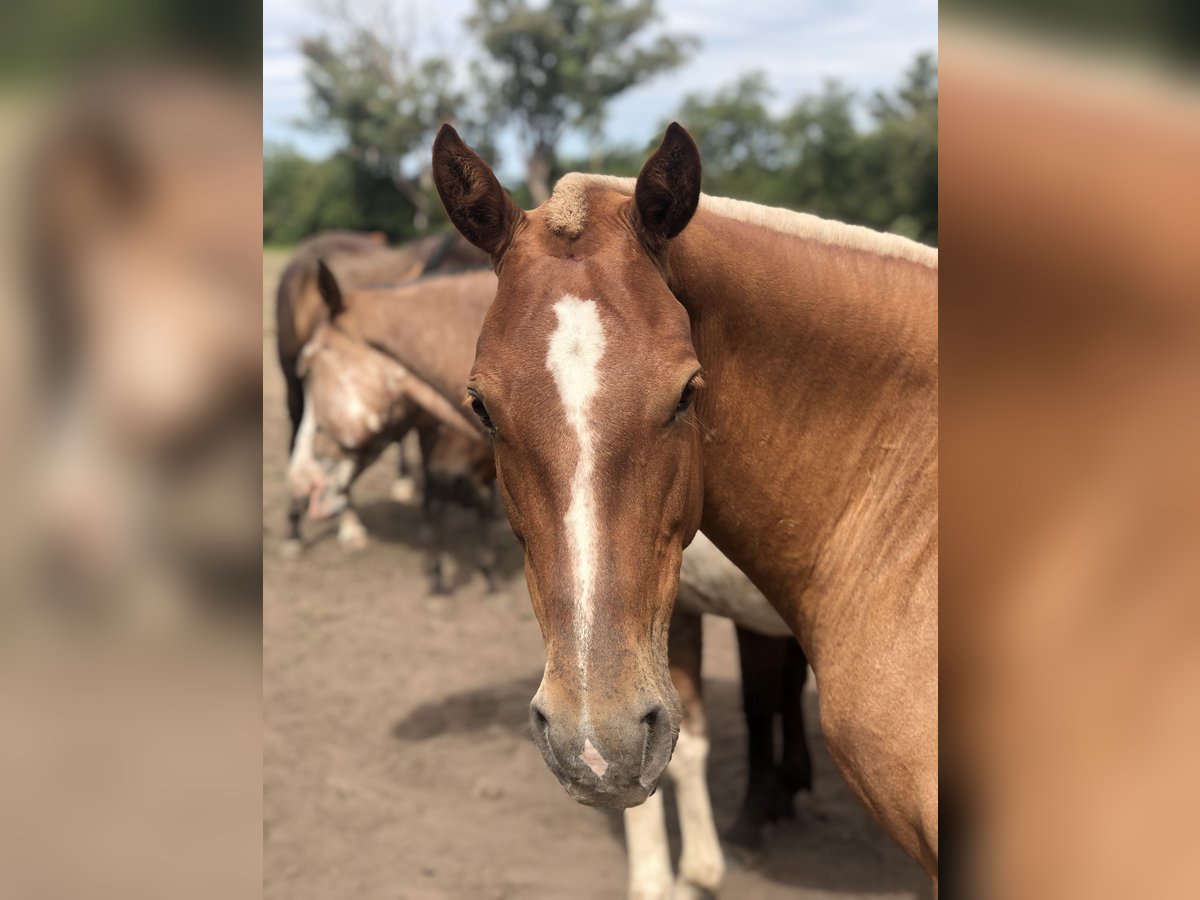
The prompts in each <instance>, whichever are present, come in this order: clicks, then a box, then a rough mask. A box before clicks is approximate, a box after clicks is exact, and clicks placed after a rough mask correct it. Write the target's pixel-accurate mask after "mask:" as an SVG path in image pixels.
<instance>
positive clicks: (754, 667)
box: [291, 272, 811, 897]
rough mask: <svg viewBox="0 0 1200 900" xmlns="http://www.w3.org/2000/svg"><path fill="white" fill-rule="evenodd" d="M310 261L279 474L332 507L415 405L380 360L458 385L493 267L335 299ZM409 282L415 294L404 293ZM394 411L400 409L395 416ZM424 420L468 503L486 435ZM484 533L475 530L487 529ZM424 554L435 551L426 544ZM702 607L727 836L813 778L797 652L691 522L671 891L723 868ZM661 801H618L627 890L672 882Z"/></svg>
mask: <svg viewBox="0 0 1200 900" xmlns="http://www.w3.org/2000/svg"><path fill="white" fill-rule="evenodd" d="M322 275H323V277H322V278H321V279H320V281H321V284H322V291H323V293H325V294H326V297H327V300H328V302H329V303H330V309H331V315H330V320H329V321H328V322H326V323H323V324H322V325H320V326H318V328H317V330H316V332H315V334H314V335H313V338H312V340H311V341H310V342H309V343H308V344H307V345H306V346H305V348H304V350H303V353H302V357H301V358H302V362H303V366H302V371H303V372H304V375H305V379H306V380H305V388H306V395H307V399H306V406H305V412H304V426H303V427H302V428H301V429H300V433H299V435H298V437H297V442H296V447H295V450H294V453H293V462H292V471H291V477H292V480H293V483H294V486H295V489H296V490H298V491H299V492H300V493H302V494H305V493H307V492H309V491H312V490H314V489H315V488H318V487H319V489H318V490H316V492H315V495H314V496H313V502H312V504H311V506H310V509H320V510H327V509H328V510H334V511H336V510H337V509H338V508H339V504H338V502H337V496H338V495H339V494H340V495H344V493H345V492H346V491H347V490H348V489H349V484H348V483H345V482H340V481H338V480H337V478H336V473H338V472H339V471H341V472H357V471H360V470H361V469H362V468H364V467H365V466H366V465H367V464H368V463H369V462H370V460H371V459H373V458H374V456H376V455H377V454H378V452H379V450H380V449H381V448H382V447H384V446H386V445H387V443H388V442H389V441H391V440H395V439H396V431H395V423H396V422H397V421H398V420H400V421H402V417H403V416H404V415H411V411H412V409H413V407H414V406H419V405H420V402H421V395H419V394H418V393H416V392H414V391H413V390H412V389H411V385H409V383H408V382H407V381H406V380H405V378H401V377H389V373H390V372H393V371H398V372H404V373H408V377H412V374H411V373H412V372H413V371H414V369H415V367H416V366H418V365H419V366H421V367H422V369H423V370H424V371H429V372H431V373H439V372H440V373H441V375H440V376H438V377H437V379H436V380H438V381H439V382H441V383H442V384H443V386H444V385H445V384H446V383H447V382H448V381H453V380H454V377H455V376H454V373H453V372H452V371H451V372H449V374H447V373H446V371H445V369H446V367H447V366H449V367H450V368H451V369H453V366H454V364H455V361H456V360H457V362H458V363H459V365H460V366H461V368H460V370H459V371H458V373H457V384H456V386H455V388H454V389H453V391H452V393H450V395H449V396H458V397H461V396H462V395H463V393H464V391H465V389H466V378H467V372H468V368H467V366H468V361H467V360H465V359H464V357H467V358H469V357H470V356H471V355H472V354H473V349H472V347H473V343H474V338H475V336H476V335H477V334H478V332H479V327H480V325H481V324H482V320H483V315H484V313H485V312H486V309H487V307H488V305H489V304H490V302H491V299H492V298H493V297H494V296H495V291H496V279H495V276H493V275H492V274H491V273H482V274H478V275H467V276H459V277H455V278H439V279H430V280H428V281H426V282H422V283H419V284H414V285H409V286H406V287H400V288H395V289H390V290H368V291H359V292H354V293H352V294H351V295H349V296H348V297H346V298H345V299H344V300H343V298H342V296H341V294H340V291H339V290H338V288H337V285H336V281H335V280H334V278H333V276H332V273H324V272H323V273H322ZM419 292H423V294H422V295H421V298H420V299H416V298H417V295H418V293H419ZM460 307H461V309H460ZM434 311H436V312H438V313H440V315H439V317H438V318H439V320H443V321H444V320H449V321H456V322H458V323H459V324H460V325H461V326H462V327H463V332H462V334H461V335H456V340H457V343H458V345H459V351H458V352H456V351H455V349H454V348H452V347H451V348H443V349H442V350H441V351H440V352H438V353H436V354H434V353H431V351H432V350H433V349H434V348H435V347H436V346H437V344H438V340H441V341H445V340H447V339H448V338H447V334H446V333H445V332H444V331H443V332H441V333H440V334H439V337H438V339H437V340H435V339H432V338H431V333H432V332H434V331H439V329H438V328H437V327H435V326H433V325H431V324H429V314H430V313H431V312H434ZM472 312H474V316H475V317H474V318H472ZM397 411H401V414H400V418H399V419H398V415H397ZM442 414H444V407H438V408H433V409H431V410H430V412H429V414H428V415H430V416H431V417H433V416H435V415H442ZM417 427H418V428H420V426H419V425H418V426H417ZM430 433H431V434H432V435H433V436H434V437H435V438H436V442H435V444H434V445H433V446H432V447H427V446H426V445H425V443H424V441H423V443H422V447H423V450H424V453H425V458H426V460H427V461H428V462H427V468H428V469H430V470H431V474H433V473H434V472H436V471H437V470H439V469H441V470H444V471H449V472H452V473H453V474H454V480H455V483H456V484H457V485H458V488H457V491H456V492H455V494H454V495H455V496H456V497H460V498H461V497H463V496H464V495H465V497H466V498H467V500H468V502H467V503H466V504H465V505H468V506H476V507H477V508H479V506H478V498H482V497H488V498H491V497H494V493H493V492H494V481H495V469H494V467H493V466H492V448H491V443H490V442H489V441H487V440H485V439H484V438H483V436H482V435H478V434H475V435H467V434H465V433H462V432H461V431H460V430H459V429H457V428H454V429H450V428H442V429H440V430H439V429H435V430H433V431H432V432H430ZM423 437H424V434H423ZM448 446H449V447H450V450H449V452H450V453H451V455H452V456H453V458H454V459H455V460H457V462H455V463H453V464H447V463H439V462H438V460H439V454H440V453H441V452H442V451H443V448H446V447H448ZM321 473H326V474H324V475H322V474H321ZM443 492H447V493H448V489H447V488H438V487H437V480H436V478H434V479H433V480H431V483H430V484H429V486H428V487H427V490H426V496H427V497H431V496H434V495H435V494H437V493H443ZM488 508H489V509H490V506H489V507H488ZM489 521H490V520H489ZM488 537H489V535H488V534H486V533H485V542H486V541H487V538H488ZM433 556H434V559H436V558H437V553H436V549H435V551H434V554H433ZM493 558H494V556H493V551H492V549H491V546H490V543H485V548H484V556H483V559H484V571H485V574H487V575H488V576H489V583H490V582H491V574H490V570H489V569H488V567H487V564H486V561H487V560H489V559H493ZM437 574H438V573H436V572H435V578H436V577H437ZM703 613H710V614H715V615H720V616H723V617H726V618H729V619H731V620H733V622H734V623H735V624H736V625H737V628H738V642H739V649H740V651H741V654H740V655H741V665H742V671H743V677H742V685H743V701H744V706H745V713H746V724H747V736H748V739H749V757H750V758H749V784H748V786H747V790H746V795H745V801H744V804H743V808H742V810H741V813H740V814H739V816H738V820H737V823H736V824H735V826H734V829H733V831H731V833H730V839H731V841H732V842H734V843H735V844H736V845H738V846H739V847H742V848H744V849H745V850H747V851H749V852H752V853H753V852H756V851H758V850H760V849H761V843H762V837H761V830H762V828H763V825H764V824H765V823H766V822H768V821H772V820H774V819H775V818H778V817H780V816H786V815H789V814H790V813H791V811H792V800H793V797H794V795H795V794H796V793H797V791H799V790H802V789H809V788H810V787H811V764H810V761H809V756H808V747H807V744H806V742H805V738H804V733H803V725H804V723H803V714H802V710H801V708H800V705H799V701H800V691H801V689H802V687H803V685H804V681H805V677H806V674H807V663H806V661H805V659H804V655H803V653H802V652H801V651H800V648H799V646H798V645H797V644H796V641H795V639H794V638H793V637H792V635H791V632H790V630H789V629H788V628H787V625H786V624H785V623H784V622H783V620H782V619H780V618H779V615H778V614H777V613H776V612H775V610H774V609H772V608H771V606H770V604H768V603H767V600H766V598H765V597H763V596H762V594H761V593H759V592H758V590H757V589H756V588H755V587H754V586H753V585H752V584H751V583H750V581H749V579H747V578H746V576H745V575H743V574H742V573H741V572H740V571H738V569H737V568H736V567H734V565H733V564H732V563H731V562H729V560H727V559H726V558H725V557H724V556H723V555H722V554H721V552H720V551H719V550H717V548H716V547H714V546H713V545H712V543H711V542H710V541H709V540H708V539H707V538H705V537H704V536H703V535H702V534H698V535H697V536H696V539H695V541H693V543H692V545H691V546H690V547H689V548H688V550H687V552H685V553H684V556H683V568H682V574H681V577H680V582H679V598H678V603H677V605H676V609H675V613H674V616H673V618H672V623H671V635H670V650H669V658H670V669H671V680H672V682H673V683H674V685H675V687H676V689H677V691H678V692H679V694H680V696H681V698H682V704H683V720H682V727H681V731H680V737H679V744H678V747H677V749H676V752H675V755H674V760H673V762H672V764H671V766H670V768H669V769H668V774H669V775H670V776H671V778H672V780H673V781H674V783H675V785H676V793H677V798H678V804H679V812H680V815H679V819H680V827H681V829H682V831H683V853H682V856H681V859H680V873H679V887H678V889H677V890H676V896H677V897H682V896H684V895H688V894H691V893H694V892H695V891H697V890H699V891H712V890H715V889H716V887H717V886H718V885H719V884H720V882H721V879H722V876H723V873H724V858H723V855H722V852H721V846H720V842H719V841H718V839H717V835H716V829H715V826H714V823H713V814H712V805H711V802H710V800H709V795H708V787H707V783H706V772H705V769H706V761H707V758H708V738H707V729H706V726H705V711H704V704H703V700H702V695H701V678H700V659H701V650H702V642H701V628H700V616H701V614H703ZM776 715H778V716H779V718H780V719H781V724H782V726H783V738H784V741H783V747H784V755H783V758H782V760H781V761H780V762H778V763H777V762H776V759H775V748H774V744H775V734H774V731H775V729H774V720H775V718H776ZM663 815H664V813H663V806H662V798H661V795H660V796H658V797H657V798H656V799H654V800H653V801H652V802H649V803H646V804H643V805H642V806H640V807H636V808H634V809H630V810H627V811H626V817H625V824H626V837H627V842H628V855H629V891H630V896H632V897H665V896H669V895H670V893H671V890H672V882H673V876H672V873H671V865H670V858H669V855H668V850H667V840H666V826H665V822H664V818H663Z"/></svg>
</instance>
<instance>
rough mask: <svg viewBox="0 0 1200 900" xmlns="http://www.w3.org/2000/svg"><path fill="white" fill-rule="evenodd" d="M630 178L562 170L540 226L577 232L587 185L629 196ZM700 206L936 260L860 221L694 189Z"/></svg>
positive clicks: (789, 230) (787, 230)
mask: <svg viewBox="0 0 1200 900" xmlns="http://www.w3.org/2000/svg"><path fill="white" fill-rule="evenodd" d="M636 183H637V181H636V179H634V178H617V177H615V176H612V175H585V174H582V173H580V172H571V173H570V174H567V175H564V176H563V177H562V178H560V179H559V181H558V184H556V185H555V186H554V194H553V196H551V198H550V199H549V200H547V201H546V203H545V205H543V206H542V215H543V216H544V217H545V222H546V227H548V228H549V229H550V230H551V231H552V232H554V233H555V234H557V235H561V236H563V237H567V238H575V237H578V236H579V235H580V234H582V233H583V228H584V226H585V225H586V224H587V215H588V202H587V193H588V191H589V190H592V189H595V188H601V189H607V190H611V191H617V192H618V193H622V194H626V195H630V196H632V194H633V189H634V185H635V184H636ZM700 207H701V208H702V209H706V210H708V211H709V212H711V213H713V214H714V215H718V216H723V217H725V218H726V219H736V220H737V221H739V222H746V223H748V224H751V225H759V226H762V227H763V228H769V229H771V230H772V231H777V232H780V233H781V234H790V235H794V236H796V237H798V238H803V239H805V240H810V241H818V242H820V243H822V244H831V245H833V246H835V247H851V248H854V249H857V250H865V251H867V252H870V253H877V254H879V255H881V256H894V257H897V258H899V259H907V260H909V261H910V262H915V263H919V264H921V265H924V266H930V267H931V268H934V269H936V268H937V265H938V252H937V248H935V247H927V246H925V245H924V244H918V243H917V242H916V241H911V240H909V239H908V238H904V237H900V236H899V235H897V234H886V233H884V232H881V231H872V230H871V229H870V228H864V227H863V226H861V225H845V224H843V223H841V222H834V221H831V220H829V219H822V218H820V217H819V216H813V215H809V214H808V213H798V212H792V211H791V210H790V209H776V208H774V207H771V206H760V205H759V204H757V203H747V202H746V201H744V200H728V199H726V198H724V197H710V196H708V195H707V194H701V195H700Z"/></svg>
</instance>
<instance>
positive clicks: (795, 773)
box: [776, 638, 812, 818]
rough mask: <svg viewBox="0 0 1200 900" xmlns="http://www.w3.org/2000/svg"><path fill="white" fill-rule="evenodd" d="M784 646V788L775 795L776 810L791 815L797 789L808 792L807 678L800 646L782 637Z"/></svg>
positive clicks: (781, 709)
mask: <svg viewBox="0 0 1200 900" xmlns="http://www.w3.org/2000/svg"><path fill="white" fill-rule="evenodd" d="M783 640H785V641H787V642H788V648H787V651H786V654H785V656H784V663H783V689H782V697H781V704H780V720H781V724H782V725H783V759H782V760H781V761H780V763H779V775H780V780H781V781H782V783H783V788H784V790H783V791H782V792H781V793H780V794H779V795H778V797H779V799H781V800H782V801H783V805H782V806H781V807H780V808H778V809H777V810H776V813H777V814H779V815H781V816H784V817H787V818H791V817H792V816H794V815H795V812H796V810H795V806H794V799H795V796H796V794H797V793H799V792H800V791H812V758H811V757H810V756H809V752H808V741H807V739H806V738H805V736H804V684H805V682H806V681H808V660H807V659H806V658H805V656H804V651H803V650H802V649H801V648H800V645H799V644H798V643H797V642H796V641H794V640H792V639H791V638H784V639H783Z"/></svg>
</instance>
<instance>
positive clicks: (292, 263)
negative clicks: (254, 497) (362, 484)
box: [275, 231, 488, 553]
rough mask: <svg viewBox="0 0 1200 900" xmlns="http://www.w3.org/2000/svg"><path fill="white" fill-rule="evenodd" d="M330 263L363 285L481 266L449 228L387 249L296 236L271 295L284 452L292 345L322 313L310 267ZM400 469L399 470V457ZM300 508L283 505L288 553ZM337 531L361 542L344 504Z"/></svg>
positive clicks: (292, 395)
mask: <svg viewBox="0 0 1200 900" xmlns="http://www.w3.org/2000/svg"><path fill="white" fill-rule="evenodd" d="M322 262H323V263H324V264H325V265H327V266H329V267H331V268H332V269H334V270H336V272H337V275H338V280H339V283H340V286H341V289H343V290H349V289H351V288H354V287H363V286H368V285H390V284H401V283H405V282H408V281H412V280H414V279H417V278H420V277H422V276H424V275H428V274H430V273H434V272H440V273H449V272H467V271H473V270H477V269H481V268H486V266H487V263H488V260H487V257H486V255H484V254H482V253H480V251H479V250H477V249H476V248H475V247H473V246H472V245H471V244H469V243H468V242H466V241H464V240H463V239H462V238H461V237H460V236H459V235H457V234H456V233H454V232H450V233H448V234H444V235H433V236H431V237H427V238H422V239H420V240H417V241H412V242H411V243H408V244H406V245H404V246H403V247H400V248H397V249H395V250H392V249H389V248H388V247H387V243H386V239H385V237H384V235H383V234H382V233H380V232H372V233H369V234H367V233H359V232H348V231H334V232H326V233H323V234H319V235H316V236H314V237H311V238H309V239H307V240H305V241H303V242H302V243H301V244H300V245H299V246H298V247H297V248H296V251H295V253H293V254H292V257H291V259H290V260H289V261H288V264H287V266H286V267H285V268H284V270H283V273H282V275H281V276H280V278H279V285H278V288H277V289H276V294H275V322H276V330H275V341H276V349H277V353H278V358H279V366H280V369H281V370H282V371H283V378H284V383H285V385H286V388H287V404H288V416H289V418H290V420H291V424H292V430H291V437H290V440H289V443H288V450H289V452H291V450H292V449H294V447H295V443H296V432H297V430H298V429H299V428H300V422H301V419H302V418H303V415H304V388H303V383H302V382H303V380H302V378H301V377H300V375H299V374H298V372H297V365H298V360H299V356H300V351H301V349H302V348H303V347H304V345H305V344H306V343H307V342H308V341H309V340H310V339H311V338H312V336H313V334H314V333H315V331H316V329H317V327H318V326H319V325H320V324H321V323H322V322H324V321H326V320H327V318H328V308H327V305H326V303H325V301H324V300H323V298H322V295H321V289H320V284H319V277H318V276H319V273H318V268H319V265H320V264H321V263H322ZM400 474H401V476H402V477H404V476H406V475H407V472H406V469H405V459H404V456H403V455H402V456H401V472H400ZM303 514H304V510H303V509H302V508H300V507H298V506H296V505H295V504H293V505H292V506H291V507H290V508H289V510H288V525H287V536H288V539H287V542H286V543H285V544H284V547H285V548H286V549H287V552H289V553H296V552H298V551H299V548H300V520H301V518H302V516H303ZM339 537H340V538H341V539H342V540H343V542H344V543H347V544H349V545H352V546H353V545H361V544H362V542H363V541H365V539H366V531H365V529H363V527H362V525H361V523H360V522H359V521H358V518H357V516H356V515H355V514H354V512H353V510H352V509H350V508H349V507H347V510H346V512H345V513H344V515H343V519H342V523H341V530H340V533H339Z"/></svg>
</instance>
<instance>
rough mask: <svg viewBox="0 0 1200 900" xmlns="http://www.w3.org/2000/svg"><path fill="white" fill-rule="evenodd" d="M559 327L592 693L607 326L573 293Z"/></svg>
mask: <svg viewBox="0 0 1200 900" xmlns="http://www.w3.org/2000/svg"><path fill="white" fill-rule="evenodd" d="M554 314H555V315H556V316H557V317H558V326H557V327H556V328H555V329H554V333H553V334H552V335H551V336H550V350H549V352H548V354H547V355H546V367H547V368H548V369H549V370H550V374H552V375H553V376H554V383H555V385H556V386H557V387H558V394H559V397H560V398H561V399H562V403H563V408H564V409H565V410H566V414H567V424H568V425H570V427H571V430H572V431H573V432H574V433H575V438H576V440H577V441H578V443H579V459H578V461H577V462H576V464H575V474H574V476H573V478H572V479H571V502H570V505H569V506H568V507H567V513H566V516H565V517H564V520H563V521H564V524H565V525H566V530H567V540H568V541H569V543H570V546H571V555H572V561H573V563H574V569H575V596H576V607H575V609H576V613H575V645H576V648H577V650H578V653H579V668H580V673H581V678H582V681H583V690H584V691H585V692H586V690H587V666H586V648H587V646H588V640H589V639H590V637H591V628H592V612H593V611H592V593H593V591H594V589H595V577H596V532H597V529H596V502H595V492H594V490H593V485H592V468H593V465H594V455H593V435H592V428H591V418H590V416H589V415H588V406H589V404H590V402H591V400H592V398H593V397H594V396H595V394H596V391H597V390H598V389H599V386H600V371H599V370H600V358H601V357H602V356H603V355H604V327H603V326H602V325H601V324H600V313H599V311H598V309H597V307H596V304H595V302H594V301H592V300H580V299H579V298H578V297H574V296H571V295H570V294H568V295H567V296H565V297H563V298H562V299H561V300H559V301H558V302H557V303H556V304H554Z"/></svg>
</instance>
